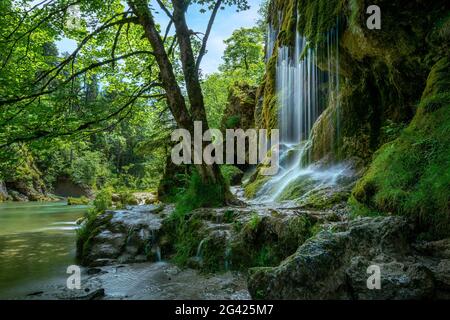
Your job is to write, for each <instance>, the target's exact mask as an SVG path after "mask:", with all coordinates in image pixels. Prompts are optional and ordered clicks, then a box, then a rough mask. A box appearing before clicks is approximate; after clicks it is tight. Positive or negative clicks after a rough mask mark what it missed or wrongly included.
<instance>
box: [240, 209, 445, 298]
mask: <svg viewBox="0 0 450 320" xmlns="http://www.w3.org/2000/svg"><path fill="white" fill-rule="evenodd" d="M413 235H414V229H413V227H412V225H410V224H409V223H408V222H407V221H406V220H405V219H403V218H400V217H379V218H363V219H358V220H354V221H352V222H350V223H348V224H346V223H341V224H336V225H335V228H334V231H333V232H330V231H322V232H320V233H319V234H317V235H316V236H315V237H313V238H311V239H310V240H308V241H306V242H305V244H303V245H302V246H301V247H300V248H299V249H298V250H297V252H296V253H295V254H293V255H292V256H290V257H289V258H288V259H286V260H285V261H283V262H282V263H281V264H280V265H279V266H278V267H274V268H255V269H251V270H250V275H249V279H248V285H249V290H250V293H251V295H252V297H253V298H264V299H427V298H441V297H445V295H446V294H447V295H448V289H449V288H450V287H449V286H448V279H449V277H448V275H449V273H450V269H448V268H447V269H445V266H446V262H447V261H448V260H444V261H440V260H439V258H437V256H436V251H433V249H431V248H433V246H442V245H443V244H442V243H439V244H428V245H426V246H422V252H420V251H418V250H417V248H413V247H412V245H411V244H412V239H413ZM444 244H447V245H448V244H449V243H448V242H444ZM446 250H448V248H447V249H445V250H439V251H438V252H446ZM447 265H448V264H447ZM370 266H377V267H379V270H380V281H381V282H380V283H381V289H379V290H377V289H372V290H371V289H369V288H368V285H367V281H368V279H369V277H370V276H371V275H372V273H368V268H369V267H370Z"/></svg>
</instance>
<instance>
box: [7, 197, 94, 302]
mask: <svg viewBox="0 0 450 320" xmlns="http://www.w3.org/2000/svg"><path fill="white" fill-rule="evenodd" d="M85 210H86V207H85V206H67V205H66V203H65V202H23V203H18V202H14V203H12V202H11V203H0V299H14V298H16V297H22V296H26V295H27V294H30V293H33V292H35V291H37V290H40V288H41V287H42V286H43V285H44V284H45V285H50V284H59V283H65V281H66V278H67V274H66V270H67V267H68V266H69V265H73V264H74V263H75V237H76V231H75V230H76V227H77V226H76V223H75V221H76V220H77V219H78V218H80V217H81V216H83V213H84V211H85Z"/></svg>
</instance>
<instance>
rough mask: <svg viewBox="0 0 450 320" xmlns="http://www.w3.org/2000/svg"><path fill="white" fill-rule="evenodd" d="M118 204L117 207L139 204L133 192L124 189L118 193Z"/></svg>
mask: <svg viewBox="0 0 450 320" xmlns="http://www.w3.org/2000/svg"><path fill="white" fill-rule="evenodd" d="M119 199H120V205H119V206H118V207H122V208H123V207H125V206H127V205H131V206H136V205H138V204H139V202H138V200H137V199H136V197H135V196H134V194H133V192H131V191H129V190H125V191H122V192H120V193H119Z"/></svg>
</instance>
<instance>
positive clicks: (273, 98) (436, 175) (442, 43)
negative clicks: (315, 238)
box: [247, 0, 450, 236]
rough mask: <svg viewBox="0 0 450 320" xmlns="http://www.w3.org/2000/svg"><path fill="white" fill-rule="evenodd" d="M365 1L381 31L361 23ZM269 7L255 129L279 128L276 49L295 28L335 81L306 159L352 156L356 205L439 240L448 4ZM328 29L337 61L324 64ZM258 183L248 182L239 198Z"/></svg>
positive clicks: (315, 2)
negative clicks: (271, 35) (270, 42)
mask: <svg viewBox="0 0 450 320" xmlns="http://www.w3.org/2000/svg"><path fill="white" fill-rule="evenodd" d="M370 5H378V6H379V7H380V8H381V29H380V30H370V29H369V28H367V26H366V21H367V19H368V17H369V15H368V14H367V13H366V9H367V7H368V6H370ZM269 11H270V14H269V23H270V25H271V26H272V27H273V29H274V30H276V31H277V37H276V40H275V43H274V47H275V50H274V51H273V54H272V56H271V57H268V63H267V72H266V75H265V78H264V81H263V83H262V85H261V87H260V89H259V94H258V97H257V102H258V104H257V108H256V114H255V119H256V126H257V127H264V128H276V127H277V126H278V119H277V118H278V105H279V104H278V102H277V92H276V68H277V59H278V57H277V55H278V52H277V49H276V48H279V47H281V46H291V47H292V46H293V45H294V42H295V36H296V33H297V32H298V33H299V34H300V35H302V36H305V37H306V38H307V39H308V47H310V48H314V49H315V50H316V52H317V53H318V59H317V66H318V67H319V68H320V69H322V70H324V71H331V70H328V69H330V68H332V71H333V72H336V70H338V73H339V82H340V86H339V90H338V102H339V103H336V101H329V102H328V104H327V106H326V109H325V111H324V112H323V113H322V115H321V116H320V117H319V119H318V120H317V122H316V124H315V126H314V128H313V131H312V135H311V138H312V143H311V150H310V155H311V160H312V161H317V160H320V159H324V158H325V159H327V160H328V161H340V160H345V159H349V158H352V159H354V158H358V159H360V161H359V163H362V164H363V165H364V166H367V167H369V169H368V170H367V172H366V174H365V176H364V177H363V178H362V180H361V181H360V182H359V183H358V185H357V187H356V188H355V190H354V192H353V198H352V201H353V204H356V206H355V207H358V208H359V209H361V208H363V209H364V210H362V211H365V212H369V211H376V212H385V213H387V212H390V213H395V214H407V215H410V216H414V217H415V218H416V219H417V220H418V221H419V222H420V224H421V225H422V226H423V227H424V228H426V229H427V230H429V228H430V227H431V230H432V233H433V234H434V235H435V236H438V235H441V236H443V235H448V230H450V229H449V227H448V219H449V218H448V217H449V215H450V212H449V207H448V203H449V192H448V190H449V189H450V188H449V181H450V177H449V176H448V174H447V172H448V168H449V165H450V163H449V158H448V155H449V154H450V153H449V150H448V148H449V141H448V136H449V135H448V133H449V132H448V130H449V129H448V128H449V123H450V119H449V117H448V110H449V108H448V107H449V105H448V103H447V102H448V99H449V95H450V94H449V90H450V89H449V88H450V85H449V81H450V75H449V72H448V70H449V69H450V67H449V64H448V60H447V59H446V57H448V56H450V45H449V44H450V4H449V3H448V2H447V1H433V2H432V3H431V2H429V1H407V0H398V1H390V0H374V1H368V0H333V1H325V0H288V1H286V0H272V1H271V4H270V9H269ZM330 30H337V31H338V47H337V50H338V52H336V54H335V55H333V56H336V57H339V59H332V60H331V61H330V60H328V61H325V60H324V59H325V57H326V55H323V54H320V53H321V52H323V51H324V49H326V45H327V44H326V40H327V38H326V35H327V32H329V31H330ZM328 56H329V55H328ZM337 62H338V63H339V68H337V65H336V63H337ZM427 79H428V80H427ZM405 128H406V129H405ZM377 150H378V151H377ZM374 154H375V155H374ZM262 182H264V181H262V180H261V179H259V180H258V179H255V181H254V182H253V183H252V184H250V185H249V187H247V191H248V192H247V193H248V194H249V195H251V194H255V193H256V190H257V189H258V186H260V185H261V184H262ZM360 212H361V210H360Z"/></svg>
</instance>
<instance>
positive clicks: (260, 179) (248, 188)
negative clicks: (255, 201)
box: [244, 175, 270, 199]
mask: <svg viewBox="0 0 450 320" xmlns="http://www.w3.org/2000/svg"><path fill="white" fill-rule="evenodd" d="M269 180H270V178H269V177H266V176H261V175H258V176H257V177H256V179H254V181H251V182H249V183H248V184H246V185H245V187H244V192H245V196H246V197H247V198H249V199H252V198H254V197H256V194H257V193H258V191H259V189H260V188H261V187H262V186H263V185H264V184H265V183H266V182H267V181H269Z"/></svg>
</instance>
